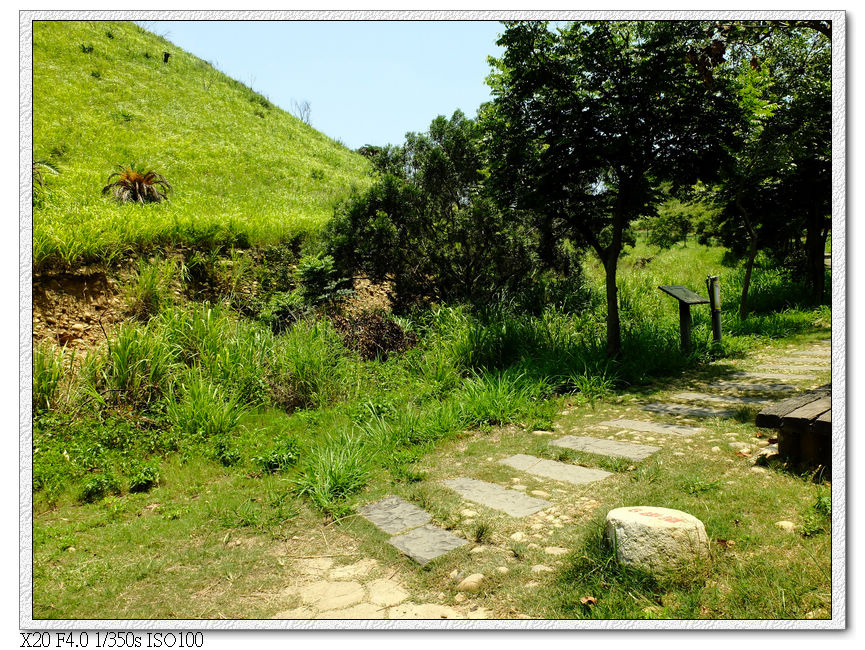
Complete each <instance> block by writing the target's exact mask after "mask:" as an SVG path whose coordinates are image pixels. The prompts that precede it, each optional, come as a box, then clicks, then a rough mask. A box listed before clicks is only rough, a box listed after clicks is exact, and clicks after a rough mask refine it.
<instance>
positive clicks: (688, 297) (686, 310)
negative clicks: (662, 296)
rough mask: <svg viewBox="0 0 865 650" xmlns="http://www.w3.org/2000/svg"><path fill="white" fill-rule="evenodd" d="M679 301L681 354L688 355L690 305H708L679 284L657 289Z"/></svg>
mask: <svg viewBox="0 0 865 650" xmlns="http://www.w3.org/2000/svg"><path fill="white" fill-rule="evenodd" d="M658 289H660V290H661V291H663V292H664V293H666V294H669V295H671V296H673V298H675V299H676V300H678V301H679V332H680V335H681V338H682V352H684V353H686V354H687V353H689V352H690V351H691V350H692V348H693V346H692V345H691V305H708V304H709V301H708V300H706V299H705V298H703V297H701V296H700V295H698V294H696V293H694V292H693V291H691V290H690V289H688V288H687V287H684V286H682V285H681V284H671V285H664V286H660V287H658Z"/></svg>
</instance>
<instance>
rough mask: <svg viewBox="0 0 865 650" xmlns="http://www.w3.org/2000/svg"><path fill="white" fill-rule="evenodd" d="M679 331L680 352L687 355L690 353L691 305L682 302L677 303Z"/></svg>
mask: <svg viewBox="0 0 865 650" xmlns="http://www.w3.org/2000/svg"><path fill="white" fill-rule="evenodd" d="M679 330H680V332H681V336H682V352H684V353H685V354H688V353H689V352H690V351H691V305H689V304H688V303H686V302H685V301H683V300H680V301H679Z"/></svg>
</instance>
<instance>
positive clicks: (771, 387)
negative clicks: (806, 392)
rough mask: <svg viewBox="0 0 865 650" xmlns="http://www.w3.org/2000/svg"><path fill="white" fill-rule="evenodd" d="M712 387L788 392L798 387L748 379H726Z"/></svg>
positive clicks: (761, 391) (763, 391)
mask: <svg viewBox="0 0 865 650" xmlns="http://www.w3.org/2000/svg"><path fill="white" fill-rule="evenodd" d="M710 388H717V389H718V390H744V391H753V392H755V393H757V392H760V393H782V392H783V393H788V392H790V391H792V390H796V387H795V386H792V385H790V384H765V383H763V384H760V383H751V382H747V381H726V380H721V381H716V382H715V383H714V384H712V385H711V386H710Z"/></svg>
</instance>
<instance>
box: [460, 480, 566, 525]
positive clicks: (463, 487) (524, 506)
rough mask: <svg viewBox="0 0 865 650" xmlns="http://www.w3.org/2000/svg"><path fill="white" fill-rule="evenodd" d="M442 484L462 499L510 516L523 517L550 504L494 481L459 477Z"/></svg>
mask: <svg viewBox="0 0 865 650" xmlns="http://www.w3.org/2000/svg"><path fill="white" fill-rule="evenodd" d="M443 485H445V487H448V488H450V489H451V490H453V491H454V492H456V493H457V494H459V495H460V496H461V497H463V498H464V499H468V500H469V501H473V502H474V503H479V504H480V505H482V506H486V507H487V508H492V509H493V510H500V511H501V512H504V513H505V514H508V515H510V516H511V517H525V516H527V515H531V514H534V513H536V512H538V511H539V510H543V509H544V508H547V507H549V506H551V505H552V504H551V503H550V502H549V501H546V500H545V499H538V498H536V497H530V496H528V495H526V494H523V493H522V492H519V491H517V490H511V489H508V488H506V487H502V486H501V485H497V484H496V483H487V482H486V481H479V480H477V479H473V478H465V477H460V478H456V479H452V480H449V481H444V483H443Z"/></svg>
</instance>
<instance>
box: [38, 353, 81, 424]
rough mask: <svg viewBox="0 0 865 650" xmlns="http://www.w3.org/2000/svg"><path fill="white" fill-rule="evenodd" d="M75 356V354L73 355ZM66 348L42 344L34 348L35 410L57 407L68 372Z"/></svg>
mask: <svg viewBox="0 0 865 650" xmlns="http://www.w3.org/2000/svg"><path fill="white" fill-rule="evenodd" d="M73 354H74V353H73ZM65 356H66V352H65V348H60V349H57V348H55V347H54V346H50V345H47V344H45V343H40V344H39V345H36V346H34V347H33V410H34V411H43V410H49V409H52V408H56V407H57V399H58V397H59V395H60V389H61V384H62V382H63V377H64V374H65V372H66V370H65V369H64V366H69V365H70V364H71V361H70V363H68V364H67V363H64V360H65Z"/></svg>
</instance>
